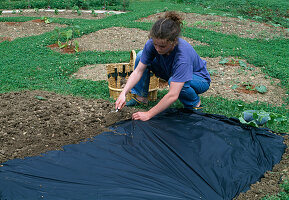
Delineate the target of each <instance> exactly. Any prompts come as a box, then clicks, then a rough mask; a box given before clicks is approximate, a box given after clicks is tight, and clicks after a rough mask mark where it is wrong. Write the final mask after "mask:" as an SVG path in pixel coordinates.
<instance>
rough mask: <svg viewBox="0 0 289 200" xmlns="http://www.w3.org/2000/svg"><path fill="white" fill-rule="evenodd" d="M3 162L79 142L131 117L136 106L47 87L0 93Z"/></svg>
mask: <svg viewBox="0 0 289 200" xmlns="http://www.w3.org/2000/svg"><path fill="white" fill-rule="evenodd" d="M0 107H1V110H0V127H1V129H0V146H1V149H0V163H2V162H5V161H7V160H10V159H14V158H24V157H28V156H36V155H39V154H41V153H44V152H47V151H49V150H56V149H61V147H62V146H63V145H67V144H74V143H79V142H81V141H83V140H85V139H89V138H91V137H94V136H96V135H97V134H99V133H101V132H104V131H106V130H108V129H107V127H108V126H110V125H112V124H114V123H116V122H118V121H121V120H125V119H131V115H132V113H133V112H135V109H134V108H129V107H125V108H124V109H122V110H121V111H119V112H115V109H114V104H113V103H110V102H108V101H105V100H92V99H84V98H80V97H73V96H65V95H60V94H56V93H52V92H45V91H23V92H12V93H5V94H0Z"/></svg>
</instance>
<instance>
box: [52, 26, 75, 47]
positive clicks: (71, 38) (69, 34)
mask: <svg viewBox="0 0 289 200" xmlns="http://www.w3.org/2000/svg"><path fill="white" fill-rule="evenodd" d="M79 29H80V27H79V26H72V27H71V29H68V30H66V31H62V32H60V29H59V27H55V29H54V30H55V31H56V33H57V36H56V37H57V42H56V43H57V45H58V47H59V48H60V49H62V48H65V47H68V46H70V47H73V44H74V50H75V52H79V43H78V41H76V40H75V41H74V37H75V34H76V33H77V34H79V33H80V30H79ZM61 35H62V36H64V37H65V38H66V40H65V43H62V42H61V40H60V36H61ZM69 41H70V42H69Z"/></svg>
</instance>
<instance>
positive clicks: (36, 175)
mask: <svg viewBox="0 0 289 200" xmlns="http://www.w3.org/2000/svg"><path fill="white" fill-rule="evenodd" d="M111 130H112V131H111V132H104V133H101V134H99V135H97V136H96V137H94V138H93V139H91V140H89V141H86V142H82V143H79V144H72V145H67V146H64V148H63V149H64V150H63V151H50V152H47V153H45V154H43V155H42V156H35V157H28V158H25V159H14V160H10V161H7V162H5V163H2V165H3V166H2V167H0V199H1V200H4V199H5V200H12V199H13V200H24V199H29V200H34V199H51V200H64V199H65V200H74V199H75V200H84V199H85V200H102V199H109V200H110V199H111V200H118V199H125V200H128V199H132V200H143V199H146V200H154V199H156V200H160V199H165V200H171V199H198V200H199V199H208V200H219V199H232V198H234V197H236V196H238V194H240V192H245V191H247V190H248V189H249V187H250V185H251V184H253V183H255V182H256V181H258V180H260V178H261V177H263V174H264V173H265V172H266V171H268V170H271V169H272V167H273V165H275V164H277V163H279V162H280V160H281V157H282V154H283V153H284V150H285V148H286V146H285V145H284V144H283V138H282V137H281V136H278V135H275V134H273V133H271V132H269V131H267V130H265V129H260V128H253V127H246V126H243V125H241V124H240V123H239V122H238V120H236V119H229V118H226V117H224V116H220V115H211V114H205V113H186V112H183V111H181V110H172V109H171V110H167V111H165V112H163V113H161V114H159V115H157V116H156V117H154V118H153V119H151V120H149V121H146V122H142V121H131V120H128V121H122V122H119V123H117V124H115V125H114V126H113V127H111Z"/></svg>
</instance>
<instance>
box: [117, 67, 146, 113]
mask: <svg viewBox="0 0 289 200" xmlns="http://www.w3.org/2000/svg"><path fill="white" fill-rule="evenodd" d="M146 67H147V65H145V64H143V63H142V62H141V61H139V63H138V65H137V67H136V69H135V70H134V71H133V72H132V74H131V75H130V76H129V78H128V80H127V83H126V84H125V86H124V88H123V90H122V92H121V93H120V95H119V97H118V99H117V100H116V102H115V109H122V108H123V107H124V106H125V96H126V95H127V94H128V93H129V91H130V90H131V89H132V88H133V87H134V86H135V85H136V84H137V83H138V81H139V80H140V79H141V77H142V75H143V73H144V71H145V69H146Z"/></svg>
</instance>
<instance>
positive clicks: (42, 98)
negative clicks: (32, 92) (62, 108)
mask: <svg viewBox="0 0 289 200" xmlns="http://www.w3.org/2000/svg"><path fill="white" fill-rule="evenodd" d="M34 98H35V99H38V100H42V101H46V100H47V99H46V98H45V97H43V96H35V97H34Z"/></svg>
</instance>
